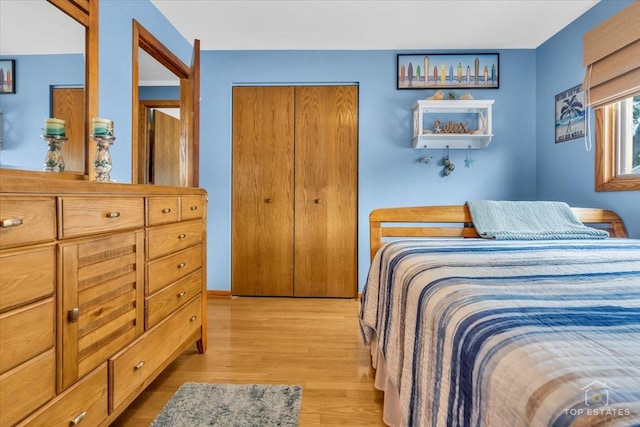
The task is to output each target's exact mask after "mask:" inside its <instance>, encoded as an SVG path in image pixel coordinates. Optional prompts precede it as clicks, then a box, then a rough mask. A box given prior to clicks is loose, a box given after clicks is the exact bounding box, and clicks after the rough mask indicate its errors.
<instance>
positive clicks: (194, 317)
mask: <svg viewBox="0 0 640 427" xmlns="http://www.w3.org/2000/svg"><path fill="white" fill-rule="evenodd" d="M197 318H198V316H191V319H189V322H193V321H194V320H196V319H197Z"/></svg>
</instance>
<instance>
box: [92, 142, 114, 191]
mask: <svg viewBox="0 0 640 427" xmlns="http://www.w3.org/2000/svg"><path fill="white" fill-rule="evenodd" d="M89 136H90V137H91V139H93V140H94V141H95V142H96V147H97V149H98V151H96V157H95V159H94V161H93V168H94V170H95V171H96V181H102V182H109V181H111V176H110V175H109V174H110V172H111V169H113V163H112V162H111V154H109V147H111V146H112V145H113V142H114V141H115V140H116V137H115V136H108V135H89Z"/></svg>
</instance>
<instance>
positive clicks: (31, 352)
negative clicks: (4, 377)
mask: <svg viewBox="0 0 640 427" xmlns="http://www.w3.org/2000/svg"><path fill="white" fill-rule="evenodd" d="M54 319H55V305H54V301H53V298H47V299H45V300H42V301H39V302H37V303H34V304H31V305H28V306H26V307H22V308H19V309H17V310H13V311H10V312H8V313H5V314H2V315H0V373H4V372H6V371H8V370H9V369H12V368H15V367H16V366H18V365H19V364H21V363H23V362H26V361H27V360H29V359H30V358H32V357H35V356H37V355H38V354H40V353H42V352H44V351H46V350H48V349H50V348H52V347H53V345H54V343H55V326H54V323H55V322H54ZM33 325H38V327H33Z"/></svg>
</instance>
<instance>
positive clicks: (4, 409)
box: [0, 349, 56, 426]
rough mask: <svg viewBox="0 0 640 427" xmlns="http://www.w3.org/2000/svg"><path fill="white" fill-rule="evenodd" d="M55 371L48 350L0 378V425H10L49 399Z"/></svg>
mask: <svg viewBox="0 0 640 427" xmlns="http://www.w3.org/2000/svg"><path fill="white" fill-rule="evenodd" d="M55 369H56V359H55V352H54V351H53V349H51V350H49V351H47V352H45V353H42V354H41V355H39V356H37V357H34V358H33V359H31V360H29V361H28V362H26V363H23V364H22V365H20V366H18V367H16V368H15V369H12V370H11V371H8V372H5V373H4V374H2V375H0V425H1V426H11V425H14V424H15V423H16V422H17V421H20V420H21V419H22V418H24V416H25V415H26V414H29V413H31V412H32V411H34V410H35V409H37V408H38V407H39V406H41V405H42V404H44V403H46V402H47V401H48V400H50V399H51V398H53V396H54V395H55V385H56V378H55ZM24 390H29V393H28V394H26V393H25V392H24Z"/></svg>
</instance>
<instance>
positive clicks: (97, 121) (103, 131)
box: [91, 118, 113, 136]
mask: <svg viewBox="0 0 640 427" xmlns="http://www.w3.org/2000/svg"><path fill="white" fill-rule="evenodd" d="M91 125H92V127H91V130H92V132H91V133H92V134H93V135H94V136H113V122H112V121H111V120H109V119H101V118H94V119H92V121H91Z"/></svg>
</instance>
